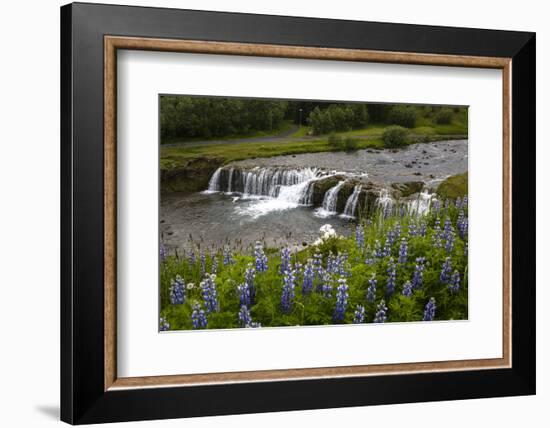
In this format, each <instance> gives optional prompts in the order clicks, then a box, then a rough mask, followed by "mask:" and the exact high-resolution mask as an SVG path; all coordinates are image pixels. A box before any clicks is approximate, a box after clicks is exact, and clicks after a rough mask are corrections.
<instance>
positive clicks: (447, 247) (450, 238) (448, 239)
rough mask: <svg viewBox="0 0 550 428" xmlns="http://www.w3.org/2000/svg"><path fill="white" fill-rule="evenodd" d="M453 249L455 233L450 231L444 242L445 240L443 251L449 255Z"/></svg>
mask: <svg viewBox="0 0 550 428" xmlns="http://www.w3.org/2000/svg"><path fill="white" fill-rule="evenodd" d="M454 247H455V233H454V231H452V230H451V231H450V232H449V233H448V234H447V237H446V240H445V251H447V254H450V253H452V252H453V249H454Z"/></svg>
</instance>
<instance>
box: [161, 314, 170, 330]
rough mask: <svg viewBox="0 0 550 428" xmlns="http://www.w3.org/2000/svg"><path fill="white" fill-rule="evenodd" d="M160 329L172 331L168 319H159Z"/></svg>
mask: <svg viewBox="0 0 550 428" xmlns="http://www.w3.org/2000/svg"><path fill="white" fill-rule="evenodd" d="M159 329H160V331H168V330H170V323H169V322H168V321H166V318H164V317H160V319H159Z"/></svg>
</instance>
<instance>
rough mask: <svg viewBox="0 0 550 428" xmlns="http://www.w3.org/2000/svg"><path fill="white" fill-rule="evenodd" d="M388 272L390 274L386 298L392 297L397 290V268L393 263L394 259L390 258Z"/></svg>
mask: <svg viewBox="0 0 550 428" xmlns="http://www.w3.org/2000/svg"><path fill="white" fill-rule="evenodd" d="M386 272H387V273H388V280H387V282H386V296H391V295H392V294H393V292H394V290H395V277H396V272H397V267H396V265H395V262H394V261H393V257H390V260H389V262H388V269H387V270H386Z"/></svg>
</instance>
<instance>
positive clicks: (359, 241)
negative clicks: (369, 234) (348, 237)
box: [355, 224, 365, 250]
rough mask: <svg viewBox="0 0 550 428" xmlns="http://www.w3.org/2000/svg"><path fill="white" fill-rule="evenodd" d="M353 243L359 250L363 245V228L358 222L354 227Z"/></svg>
mask: <svg viewBox="0 0 550 428" xmlns="http://www.w3.org/2000/svg"><path fill="white" fill-rule="evenodd" d="M355 244H356V245H357V248H359V249H360V250H362V249H363V247H364V246H365V230H364V229H363V226H361V225H359V224H358V225H357V226H356V227H355Z"/></svg>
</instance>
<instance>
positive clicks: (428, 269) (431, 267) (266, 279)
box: [160, 203, 468, 330]
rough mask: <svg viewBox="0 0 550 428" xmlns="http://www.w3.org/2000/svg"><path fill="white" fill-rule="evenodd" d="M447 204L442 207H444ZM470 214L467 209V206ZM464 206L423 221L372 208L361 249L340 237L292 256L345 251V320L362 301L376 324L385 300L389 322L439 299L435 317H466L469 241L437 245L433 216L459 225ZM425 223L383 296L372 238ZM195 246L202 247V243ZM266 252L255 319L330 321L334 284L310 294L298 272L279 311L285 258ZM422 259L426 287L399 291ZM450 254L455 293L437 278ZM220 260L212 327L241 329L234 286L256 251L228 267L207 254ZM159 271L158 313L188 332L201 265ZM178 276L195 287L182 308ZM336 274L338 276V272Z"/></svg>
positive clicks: (381, 265) (181, 263) (173, 260)
mask: <svg viewBox="0 0 550 428" xmlns="http://www.w3.org/2000/svg"><path fill="white" fill-rule="evenodd" d="M442 205H443V204H442ZM464 211H465V214H466V215H467V208H464ZM458 213H459V209H457V208H456V207H455V206H454V204H453V203H451V204H449V206H448V208H443V209H442V211H440V212H439V213H435V212H430V213H428V214H427V215H426V216H425V217H422V218H421V219H419V218H417V217H415V216H410V215H405V216H401V215H395V216H389V217H385V216H384V215H383V213H381V212H375V213H374V214H373V215H372V217H370V218H369V219H363V220H361V221H360V223H359V224H360V227H362V228H363V231H364V237H365V238H364V239H365V244H364V246H361V247H360V246H358V245H357V242H356V240H355V236H354V235H353V234H352V235H350V236H338V237H332V238H329V239H326V240H324V241H322V242H321V243H320V244H319V245H317V246H309V247H307V248H305V249H302V250H300V251H295V252H293V254H292V262H293V263H295V262H300V263H302V264H303V263H305V262H306V261H307V260H308V259H310V258H312V257H313V255H314V254H316V253H320V254H321V255H322V258H323V265H324V266H326V261H327V258H328V256H329V255H330V254H333V255H335V254H338V253H340V254H343V253H346V254H347V255H348V263H347V265H346V270H347V271H348V272H349V275H348V276H346V280H347V284H348V286H349V299H348V301H349V304H348V307H347V309H346V313H345V319H344V322H345V323H351V322H352V320H353V312H354V310H355V308H356V306H357V305H362V306H364V307H365V309H366V322H372V321H373V318H374V315H375V312H376V305H377V304H378V303H379V302H380V300H381V299H385V300H386V304H387V306H388V313H387V316H388V321H390V322H407V321H421V320H422V318H423V313H424V308H425V305H426V303H427V301H428V300H429V299H430V298H431V297H434V298H435V299H436V304H437V310H436V320H449V319H467V318H468V281H467V278H468V275H467V274H468V266H467V265H468V259H467V256H466V255H465V251H464V250H465V245H466V240H467V237H466V240H464V239H462V238H460V237H459V236H458V235H457V236H456V238H455V245H454V248H453V250H452V251H451V252H450V253H449V252H447V250H446V249H445V247H444V246H436V245H434V244H433V242H434V235H435V234H436V233H439V232H436V231H435V230H434V224H435V221H436V218H441V221H442V222H443V221H444V219H445V218H447V217H449V219H450V221H451V224H456V222H457V218H458ZM419 221H425V222H426V224H427V233H426V235H425V236H420V235H415V236H409V237H408V238H407V240H408V257H407V261H406V262H405V263H398V264H397V275H396V288H395V292H394V294H393V295H391V296H387V295H386V282H387V278H388V273H387V269H388V262H389V257H380V258H374V260H373V262H372V263H370V264H368V263H366V262H365V261H366V259H368V258H371V257H372V250H373V249H374V247H375V241H376V240H378V241H379V242H381V243H383V242H384V240H385V238H386V236H387V233H388V231H390V230H395V228H396V226H397V225H400V227H401V236H407V230H408V228H409V224H411V223H415V224H416V225H418V222H419ZM197 246H198V244H197ZM399 246H400V239H396V240H395V242H394V244H393V245H392V246H391V256H392V257H394V259H395V260H396V261H397V255H398V253H399ZM265 250H266V254H267V256H268V259H269V260H268V267H269V268H268V270H267V271H266V272H257V273H256V277H255V281H254V284H255V287H256V300H255V303H254V304H253V305H252V307H251V308H250V312H251V315H252V319H253V320H254V321H255V322H259V323H261V324H262V326H263V327H270V326H271V327H274V326H296V325H327V324H332V323H333V319H332V316H333V312H334V308H335V289H334V288H333V293H332V296H330V297H327V296H324V295H323V294H322V293H320V292H317V291H315V290H316V287H317V286H318V285H319V284H320V280H319V279H318V278H316V279H315V280H314V284H313V287H314V289H313V292H311V293H310V294H303V293H302V289H301V285H302V281H303V276H302V274H301V273H298V275H297V281H296V290H295V299H294V304H293V306H292V311H291V313H289V314H285V313H282V312H281V310H280V300H281V293H282V287H283V280H282V276H281V274H280V273H279V267H280V255H279V250H278V249H273V248H272V249H265ZM417 257H424V258H425V260H426V261H425V265H424V266H425V270H424V274H423V284H422V287H421V288H420V289H417V290H414V292H413V294H412V296H409V297H407V296H404V295H403V294H402V291H403V284H404V283H405V282H406V281H410V280H411V278H412V276H413V273H414V271H415V264H416V263H415V260H416V258H417ZM446 257H450V258H451V265H452V268H453V270H454V269H456V270H457V271H458V272H459V273H460V276H461V285H460V289H459V291H458V293H456V294H453V293H451V292H450V290H449V289H448V287H447V285H446V284H443V283H442V282H441V280H440V272H441V266H442V264H443V262H444V261H445V258H446ZM214 258H216V259H217V261H218V274H217V276H216V279H215V282H216V288H217V291H218V299H219V304H220V311H219V312H216V313H212V314H210V315H209V316H208V328H209V329H220V328H236V327H239V321H238V312H239V309H240V306H239V298H238V291H237V286H238V284H240V283H242V282H243V281H244V272H245V269H246V268H247V265H248V264H249V263H253V262H254V257H253V249H252V248H249V249H246V250H242V251H241V252H240V253H238V254H234V258H235V264H232V265H226V266H224V265H223V263H222V255H221V252H220V251H218V252H216V253H214V254H209V255H207V257H206V270H207V271H208V272H209V271H210V270H211V268H212V262H213V259H214ZM160 273H161V287H160V299H161V314H160V315H161V316H163V317H165V318H166V319H167V321H168V322H169V323H170V327H171V329H172V330H180V329H191V328H192V324H191V312H192V309H191V308H192V304H193V303H195V302H198V303H200V302H202V296H201V291H200V288H199V284H200V281H201V271H200V263H199V262H196V263H191V262H190V261H189V260H188V258H186V257H185V258H182V257H181V256H179V255H176V254H172V255H170V256H169V257H168V258H167V259H166V260H165V261H164V262H163V263H161V266H160ZM372 274H374V275H375V277H376V279H377V281H378V284H377V288H376V298H375V301H374V302H372V303H371V302H368V301H367V300H366V294H367V288H368V285H369V284H368V280H369V279H370V278H371V276H372ZM176 275H181V276H182V277H183V278H184V279H185V282H186V284H189V283H191V284H193V285H192V288H191V289H186V301H185V303H184V304H182V305H171V304H170V301H169V288H170V284H171V281H172V280H173V278H175V277H176ZM335 278H336V276H335Z"/></svg>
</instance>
